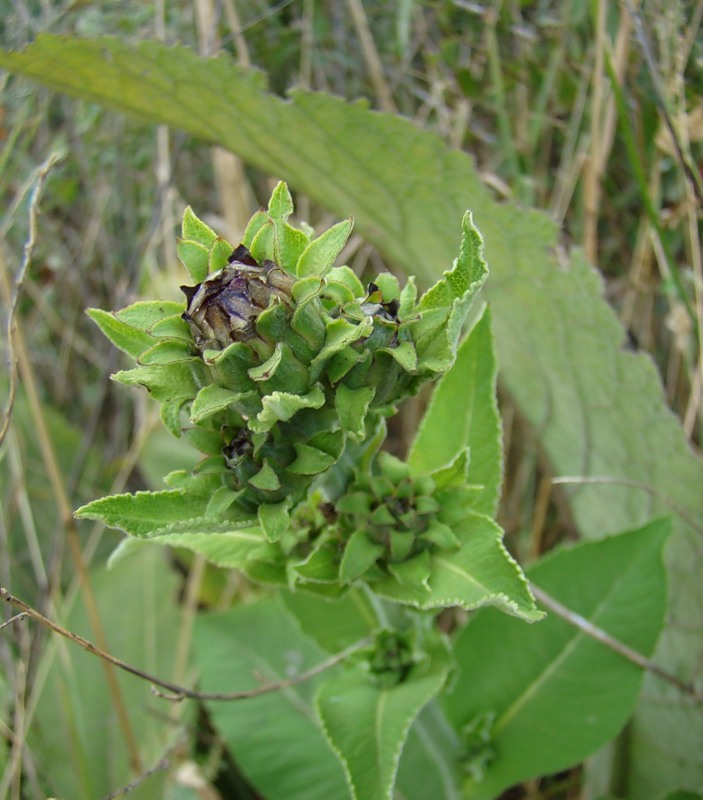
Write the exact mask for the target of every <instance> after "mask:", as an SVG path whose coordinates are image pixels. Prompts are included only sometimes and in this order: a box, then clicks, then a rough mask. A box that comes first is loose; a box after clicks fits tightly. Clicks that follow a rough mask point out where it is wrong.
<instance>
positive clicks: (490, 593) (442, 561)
mask: <svg viewBox="0 0 703 800" xmlns="http://www.w3.org/2000/svg"><path fill="white" fill-rule="evenodd" d="M435 563H437V564H443V565H444V566H445V567H446V568H447V569H448V571H449V572H454V573H455V574H456V575H459V576H460V577H462V578H465V579H466V580H467V582H468V583H471V584H473V585H474V586H477V587H478V588H479V589H481V591H483V592H484V594H485V595H486V596H487V597H498V596H501V597H503V596H504V595H502V594H501V593H496V592H494V591H493V589H489V588H488V587H487V586H485V585H484V584H483V583H481V581H478V580H476V578H474V577H472V576H471V575H470V574H469V573H468V572H466V570H464V569H462V568H461V567H459V566H457V565H456V564H454V563H453V562H452V561H447V560H446V559H445V558H442V557H435ZM508 599H509V598H507V597H506V600H508Z"/></svg>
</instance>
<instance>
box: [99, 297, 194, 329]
mask: <svg viewBox="0 0 703 800" xmlns="http://www.w3.org/2000/svg"><path fill="white" fill-rule="evenodd" d="M182 313H183V303H174V302H171V301H169V300H139V301H138V302H136V303H132V305H131V306H127V308H123V309H122V310H121V311H116V312H115V316H116V317H117V319H119V320H121V321H122V322H126V323H127V325H131V326H132V327H133V328H138V329H139V330H141V331H146V332H147V333H149V332H151V329H152V328H153V327H154V325H156V324H157V323H158V322H161V321H162V320H164V319H166V318H168V317H172V316H173V315H174V314H182Z"/></svg>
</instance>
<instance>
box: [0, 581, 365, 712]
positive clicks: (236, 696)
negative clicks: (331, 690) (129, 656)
mask: <svg viewBox="0 0 703 800" xmlns="http://www.w3.org/2000/svg"><path fill="white" fill-rule="evenodd" d="M0 600H5V601H6V602H7V603H9V604H10V605H12V606H15V607H16V608H19V609H21V610H22V612H24V614H25V615H26V616H28V617H31V618H32V619H33V620H36V621H37V622H39V623H41V624H42V625H44V626H45V627H47V628H49V630H52V631H54V633H58V634H59V635H60V636H63V637H65V638H66V639H69V640H70V641H72V642H74V643H75V644H77V645H79V646H80V647H82V648H83V649H84V650H86V651H87V652H88V653H90V654H91V655H94V656H97V657H98V658H102V659H103V660H105V661H107V662H109V663H110V664H113V665H114V666H115V667H117V668H118V669H121V670H123V671H124V672H129V673H130V674H132V675H135V676H136V677H137V678H141V679H142V680H145V681H148V682H149V683H151V684H153V686H160V687H161V688H162V689H166V690H167V691H168V692H170V694H164V693H163V692H160V691H159V690H158V689H153V691H154V692H155V694H156V695H157V696H159V697H162V698H163V699H165V700H171V701H180V700H184V699H186V698H187V699H191V700H221V701H232V700H247V699H248V698H251V697H258V696H259V695H262V694H267V693H268V692H276V691H279V690H280V689H286V688H288V687H289V686H295V685H297V684H299V683H304V682H305V681H307V680H310V678H313V677H315V676H316V675H319V674H320V673H321V672H324V671H326V670H328V669H330V668H331V667H334V666H336V665H337V664H339V663H341V662H342V661H344V660H345V659H347V658H349V656H351V655H353V654H354V653H356V652H358V651H359V650H361V649H363V648H364V647H368V645H369V644H370V639H362V640H361V641H359V642H355V643H354V644H353V645H350V646H349V647H347V648H346V649H345V650H342V651H340V652H339V653H336V654H335V655H333V656H330V657H329V658H327V659H325V660H324V661H322V662H320V663H319V664H316V665H315V666H314V667H311V668H310V669H308V670H306V671H305V672H301V673H300V675H296V676H295V677H293V678H286V679H285V680H282V681H276V682H275V683H267V684H262V685H261V686H257V687H256V688H254V689H248V690H244V691H241V692H199V691H197V690H196V689H189V688H188V687H187V686H179V685H178V684H177V683H172V682H171V681H166V680H163V679H162V678H158V677H156V676H155V675H151V674H150V673H148V672H145V671H144V670H142V669H139V668H138V667H135V666H133V665H132V664H128V663H127V662H126V661H122V659H120V658H117V657H116V656H113V655H111V654H110V653H107V652H105V651H104V650H101V649H100V648H99V647H96V646H95V645H94V644H93V643H92V642H91V641H89V640H88V639H86V638H84V637H83V636H79V635H78V634H77V633H73V631H69V630H68V629H67V628H64V627H63V626H62V625H59V624H58V623H57V622H54V621H53V620H51V619H49V618H48V617H45V616H44V615H43V614H42V613H40V612H39V611H37V610H36V609H34V608H32V607H31V606H30V605H28V604H27V603H25V602H24V601H23V600H20V599H19V598H18V597H15V596H14V595H13V594H10V592H8V591H7V589H5V588H4V587H3V586H0Z"/></svg>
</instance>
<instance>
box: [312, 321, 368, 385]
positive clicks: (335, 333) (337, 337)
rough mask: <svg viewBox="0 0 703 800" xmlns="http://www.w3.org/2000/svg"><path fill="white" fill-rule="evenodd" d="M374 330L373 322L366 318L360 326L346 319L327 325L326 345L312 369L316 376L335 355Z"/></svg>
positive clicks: (316, 358) (317, 356)
mask: <svg viewBox="0 0 703 800" xmlns="http://www.w3.org/2000/svg"><path fill="white" fill-rule="evenodd" d="M372 330H373V321H372V320H371V319H370V318H366V319H364V320H363V322H360V323H359V324H358V325H354V324H353V323H351V322H347V320H346V319H342V318H341V317H340V318H339V319H335V320H333V321H332V322H330V323H329V324H328V325H327V330H326V335H325V344H324V346H323V347H322V349H321V350H320V352H319V353H318V354H317V355H316V356H315V358H314V359H313V361H312V363H311V364H310V369H311V371H312V373H313V374H314V375H317V374H319V371H320V370H321V369H322V367H323V365H324V363H325V362H326V361H327V360H328V359H329V358H330V357H331V356H333V355H334V354H335V353H339V352H340V350H343V349H344V348H345V347H347V345H350V344H352V343H354V342H356V341H358V340H359V339H363V338H364V337H365V336H368V335H369V334H370V333H371V331H372Z"/></svg>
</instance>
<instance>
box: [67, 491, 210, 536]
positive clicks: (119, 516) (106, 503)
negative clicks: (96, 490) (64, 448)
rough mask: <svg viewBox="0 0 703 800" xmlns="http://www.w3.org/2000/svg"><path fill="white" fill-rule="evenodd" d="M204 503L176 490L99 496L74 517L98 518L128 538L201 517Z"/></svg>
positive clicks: (205, 503)
mask: <svg viewBox="0 0 703 800" xmlns="http://www.w3.org/2000/svg"><path fill="white" fill-rule="evenodd" d="M206 507H207V500H206V499H204V498H201V497H194V496H192V495H187V494H184V493H183V492H180V491H165V492H137V493H136V494H114V495H111V496H109V497H102V498H100V499H99V500H93V502H92V503H87V504H86V505H84V506H81V507H80V508H79V509H78V510H77V511H76V512H75V515H76V516H77V517H79V518H81V519H99V520H102V521H103V522H104V523H105V524H106V525H109V526H110V527H111V528H119V529H120V530H122V531H124V532H125V533H129V534H131V535H132V536H144V535H146V534H148V533H152V532H153V531H154V530H157V529H159V528H162V527H164V526H165V525H168V524H169V523H171V522H180V521H181V520H184V519H190V518H192V517H199V516H201V515H203V514H205V509H206Z"/></svg>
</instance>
